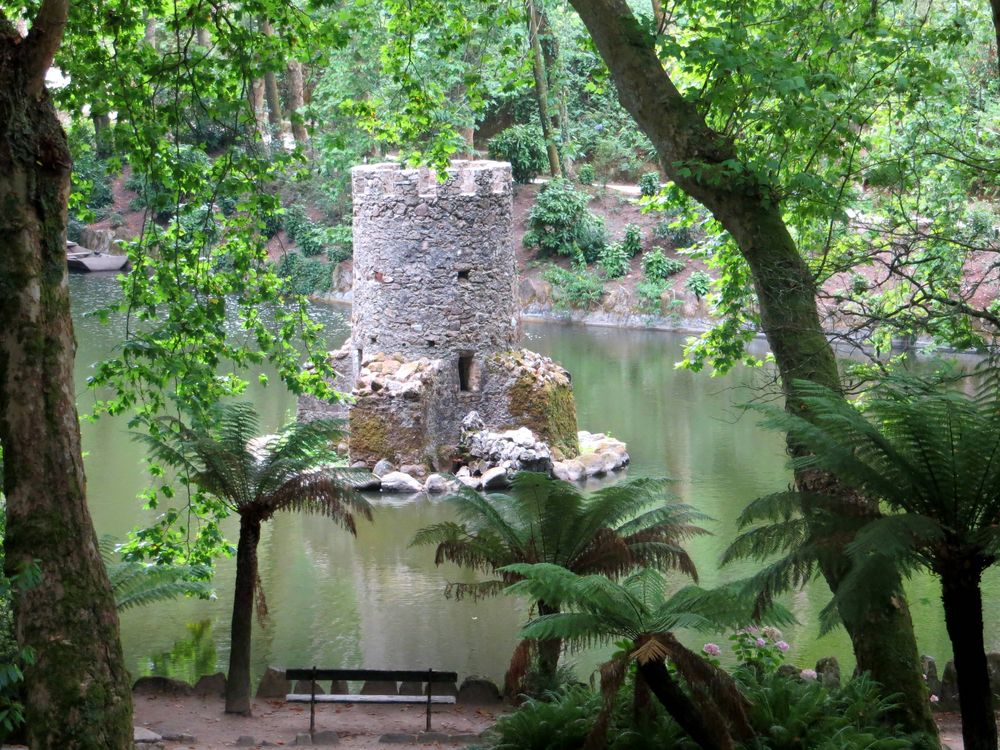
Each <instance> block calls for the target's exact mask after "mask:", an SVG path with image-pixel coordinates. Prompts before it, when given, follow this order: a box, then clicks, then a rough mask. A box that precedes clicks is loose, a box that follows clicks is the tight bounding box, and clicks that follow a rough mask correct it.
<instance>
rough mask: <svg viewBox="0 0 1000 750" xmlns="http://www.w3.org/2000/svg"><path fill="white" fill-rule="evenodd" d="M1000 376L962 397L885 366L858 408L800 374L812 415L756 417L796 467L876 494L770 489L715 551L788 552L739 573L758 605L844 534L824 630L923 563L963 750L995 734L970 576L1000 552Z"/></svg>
mask: <svg viewBox="0 0 1000 750" xmlns="http://www.w3.org/2000/svg"><path fill="white" fill-rule="evenodd" d="M998 385H1000V381H998V379H997V378H996V377H988V378H985V379H984V381H983V384H982V385H981V387H979V388H978V389H977V390H975V392H974V393H972V394H971V395H970V394H967V393H963V392H960V391H957V390H954V389H953V387H951V385H948V384H944V385H943V384H942V383H941V382H940V381H938V380H921V379H919V378H914V377H912V376H900V377H891V378H887V379H886V380H885V381H883V382H882V383H881V384H879V385H878V386H877V387H876V388H874V389H873V390H872V391H870V392H869V393H868V394H866V396H865V398H864V399H863V401H862V403H861V404H860V406H855V405H852V404H850V403H848V402H846V401H844V400H843V398H842V397H841V396H840V395H839V394H836V393H833V392H831V391H829V390H827V389H825V388H823V387H821V386H818V385H815V384H811V383H797V384H796V388H797V389H798V391H799V392H800V393H801V394H802V396H801V399H802V402H803V404H804V405H805V407H806V409H807V410H808V412H809V413H810V414H811V420H810V421H807V420H806V419H804V418H802V417H800V416H798V415H796V414H790V413H787V412H782V411H778V410H776V409H766V414H767V417H766V420H765V424H766V425H768V426H770V427H773V428H775V429H780V430H783V431H786V432H787V433H788V434H789V436H790V438H791V439H792V440H794V441H795V442H796V443H797V444H798V445H800V446H801V447H802V448H804V449H805V451H807V453H806V454H804V455H801V456H798V457H796V458H795V459H793V461H792V466H793V468H795V469H797V470H800V471H801V470H809V469H821V470H824V471H827V472H830V473H831V474H833V475H835V476H836V477H837V478H838V480H839V481H840V482H842V483H843V484H844V485H846V486H848V487H850V488H852V489H854V490H855V491H856V492H857V493H859V494H860V495H863V496H866V497H868V498H871V499H873V500H875V501H877V507H878V510H877V511H876V512H874V513H873V512H871V511H870V510H869V511H865V510H863V509H864V508H866V507H871V506H870V504H858V505H857V506H851V505H845V504H843V502H842V501H841V502H839V504H838V501H837V500H835V499H833V498H823V497H817V496H815V495H813V496H808V495H804V494H801V493H795V492H787V493H778V494H776V495H771V496H768V497H767V498H762V499H760V500H757V501H755V502H754V503H752V504H751V505H750V506H749V507H748V508H747V509H746V510H745V511H744V513H743V514H742V516H741V525H742V526H743V527H744V528H746V527H748V526H749V527H750V528H749V529H746V530H744V531H743V532H742V533H741V534H740V535H739V536H738V537H737V539H736V540H735V541H734V543H733V544H732V545H731V546H730V549H729V550H728V551H727V553H726V555H725V559H726V560H727V561H728V560H732V559H736V558H741V557H749V558H753V559H757V560H762V559H767V558H768V557H770V556H772V555H778V554H782V553H784V556H783V557H781V558H780V559H779V560H777V561H776V562H772V563H770V564H769V565H767V566H766V567H765V568H764V569H763V570H762V571H760V572H759V573H758V574H757V575H755V576H754V577H753V578H751V579H750V581H749V585H750V586H751V587H752V588H753V589H754V590H755V591H756V592H757V594H758V597H759V600H760V601H762V602H766V601H770V600H771V599H772V598H773V596H774V595H775V594H776V593H778V592H780V591H782V590H787V589H788V588H792V587H796V586H800V585H801V584H802V583H804V582H805V581H806V580H808V578H810V577H811V576H812V574H813V571H814V570H815V569H816V566H817V564H820V563H822V562H823V559H824V555H825V554H827V553H828V551H829V550H831V549H833V548H834V547H836V546H839V545H843V544H844V543H846V548H845V549H846V552H847V554H848V556H849V559H850V563H851V564H850V568H849V569H848V570H844V571H842V572H841V581H840V585H839V586H838V587H837V592H836V595H835V597H834V599H833V601H831V602H830V604H829V605H828V606H827V607H826V608H825V609H824V610H823V612H822V613H821V627H822V628H823V630H824V631H825V630H827V629H829V628H830V627H833V626H834V625H835V624H836V622H837V620H838V616H840V617H846V616H848V615H849V614H851V615H859V614H862V613H863V612H864V611H865V608H866V607H867V606H868V604H867V603H868V602H869V601H871V600H872V599H873V598H874V597H878V596H886V595H890V596H902V594H901V592H899V591H895V590H894V588H895V587H896V580H897V579H896V577H895V576H894V575H893V573H894V571H896V570H899V571H900V572H902V573H903V574H904V575H908V574H911V573H912V572H913V571H915V570H917V569H920V568H924V569H927V570H930V571H932V572H933V573H934V574H935V575H937V576H938V577H939V578H940V579H941V583H942V591H943V594H942V596H943V600H944V609H945V620H946V623H947V625H948V632H949V636H950V637H951V640H952V645H953V647H954V649H955V661H956V667H957V672H958V680H959V696H960V703H961V707H962V713H963V719H964V721H963V738H964V740H965V744H966V747H967V748H969V750H973V748H989V750H994V749H995V747H996V743H997V733H996V725H995V723H994V720H993V706H992V699H991V691H990V689H989V678H988V672H987V665H986V659H985V647H984V643H983V633H982V594H981V591H980V587H979V580H980V577H981V575H982V572H983V571H984V570H986V569H987V568H988V567H990V566H992V565H994V564H996V561H997V559H998V551H1000V545H998V540H1000V533H998V527H1000V388H998ZM796 504H797V505H798V506H799V507H798V508H796V507H795V506H796ZM806 506H809V507H810V508H811V509H813V510H815V509H816V508H819V509H820V510H821V511H829V512H825V513H823V514H822V515H821V522H820V523H818V524H817V523H815V522H813V515H810V521H811V523H810V525H809V527H808V528H806V527H805V526H804V525H803V524H802V523H801V520H802V517H803V516H802V508H803V507H806ZM755 524H756V525H755Z"/></svg>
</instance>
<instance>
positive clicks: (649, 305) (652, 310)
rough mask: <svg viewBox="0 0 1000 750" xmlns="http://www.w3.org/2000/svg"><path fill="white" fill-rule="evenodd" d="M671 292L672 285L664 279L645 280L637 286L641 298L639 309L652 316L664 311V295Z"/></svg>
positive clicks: (636, 289)
mask: <svg viewBox="0 0 1000 750" xmlns="http://www.w3.org/2000/svg"><path fill="white" fill-rule="evenodd" d="M669 290H670V284H669V283H668V282H666V281H664V280H663V279H643V280H642V281H640V282H639V283H638V284H636V285H635V293H636V294H637V295H638V296H639V309H640V310H641V311H642V312H644V313H647V314H650V315H659V314H660V313H661V312H662V311H663V294H664V292H667V291H669Z"/></svg>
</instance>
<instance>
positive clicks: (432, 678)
mask: <svg viewBox="0 0 1000 750" xmlns="http://www.w3.org/2000/svg"><path fill="white" fill-rule="evenodd" d="M285 679H286V680H312V679H316V680H355V681H366V680H387V681H388V680H394V681H396V682H458V672H438V671H436V670H435V671H428V670H426V669H315V670H313V669H286V670H285Z"/></svg>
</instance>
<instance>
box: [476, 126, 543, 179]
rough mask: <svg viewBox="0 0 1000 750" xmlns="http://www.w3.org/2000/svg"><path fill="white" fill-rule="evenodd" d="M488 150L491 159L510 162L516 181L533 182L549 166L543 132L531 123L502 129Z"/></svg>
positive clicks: (490, 143)
mask: <svg viewBox="0 0 1000 750" xmlns="http://www.w3.org/2000/svg"><path fill="white" fill-rule="evenodd" d="M487 150H488V152H489V155H490V158H491V159H499V160H502V161H509V162H510V166H511V171H512V173H513V176H514V182H519V183H522V184H524V183H528V182H531V181H532V180H533V179H535V178H536V177H538V175H540V174H542V173H543V172H544V171H545V170H546V169H548V166H549V159H548V155H547V154H546V152H545V141H544V140H543V139H542V133H541V131H540V130H539V129H538V128H537V127H533V126H531V125H512V126H511V127H509V128H507V129H506V130H503V131H501V132H500V133H499V134H497V135H495V136H493V138H491V139H490V142H489V144H487Z"/></svg>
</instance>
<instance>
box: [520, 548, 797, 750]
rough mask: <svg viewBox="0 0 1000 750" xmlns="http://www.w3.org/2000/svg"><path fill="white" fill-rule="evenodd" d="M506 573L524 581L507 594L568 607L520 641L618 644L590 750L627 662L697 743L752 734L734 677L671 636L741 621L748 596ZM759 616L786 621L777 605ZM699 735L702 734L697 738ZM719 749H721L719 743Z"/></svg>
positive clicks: (538, 567) (642, 579)
mask: <svg viewBox="0 0 1000 750" xmlns="http://www.w3.org/2000/svg"><path fill="white" fill-rule="evenodd" d="M505 572H507V573H508V574H517V575H520V576H523V580H521V581H518V582H516V583H514V584H512V585H511V586H510V587H509V588H508V591H509V592H510V593H513V594H527V595H529V596H531V597H532V598H536V599H540V600H545V599H550V598H558V599H559V600H560V601H561V602H562V603H563V607H564V609H567V610H569V611H561V612H557V613H553V614H544V615H542V616H539V617H536V618H535V619H533V620H531V621H530V622H528V624H527V625H525V626H524V628H523V629H522V631H521V634H522V636H523V637H525V638H530V639H537V640H545V639H552V638H562V639H565V640H567V641H568V642H569V643H570V644H571V645H573V646H575V647H586V646H592V645H595V644H599V643H609V642H616V641H617V642H619V647H620V648H619V651H617V652H616V653H615V654H614V655H613V656H612V658H611V660H610V661H608V662H607V663H605V664H604V665H602V666H601V668H600V671H601V692H602V694H603V697H604V700H603V705H602V708H601V712H600V714H599V715H598V718H597V721H596V722H595V725H594V728H593V729H592V730H591V732H592V735H591V738H590V739H588V743H587V745H588V746H589V747H593V746H596V744H597V741H598V740H599V739H600V738H601V737H603V735H604V734H605V733H606V731H607V728H608V726H609V723H610V718H611V714H612V711H613V709H614V698H615V696H616V695H617V694H618V692H619V690H620V688H621V686H622V685H623V684H624V682H625V680H626V678H627V676H628V673H629V665H631V664H633V663H634V664H635V665H636V667H637V669H638V671H639V673H640V674H641V675H642V678H643V682H644V683H645V684H646V685H647V686H648V687H649V689H650V690H651V691H652V692H653V693H654V695H656V696H657V699H658V700H659V701H660V703H661V704H662V705H663V707H664V708H665V709H666V710H667V711H668V712H670V713H671V715H672V716H674V717H675V718H677V719H678V721H679V722H680V723H681V725H682V726H683V727H684V729H685V731H686V732H687V733H688V734H689V735H691V736H692V738H693V739H695V740H696V741H697V742H699V743H703V742H704V740H705V739H707V736H715V735H716V733H718V732H721V734H723V735H725V734H728V733H730V732H732V733H734V734H737V735H738V736H742V737H747V736H748V735H749V734H750V733H751V731H752V730H751V728H750V726H749V722H748V719H747V715H746V710H747V708H748V706H747V701H746V699H745V697H744V696H742V695H741V694H740V692H739V690H738V688H737V685H736V683H735V682H734V681H733V679H732V678H731V677H730V676H729V675H728V674H726V673H725V672H724V671H722V670H721V669H720V668H719V667H718V666H717V665H715V664H713V663H712V662H711V661H708V660H706V659H705V658H703V657H702V656H701V655H699V654H696V653H694V652H692V651H690V650H689V649H687V648H686V647H685V646H683V645H682V644H681V643H680V642H679V641H678V640H677V638H676V637H675V636H674V635H673V632H672V631H673V630H675V629H677V628H694V629H700V630H709V631H711V630H718V629H720V628H723V627H727V626H733V625H734V624H735V623H738V622H741V621H743V622H745V621H746V618H748V617H749V616H750V614H751V612H752V609H753V598H752V597H749V596H747V594H746V592H744V591H742V590H740V589H739V588H737V587H733V586H724V587H721V588H718V589H715V590H712V591H706V590H703V589H700V588H698V587H697V586H686V587H684V588H682V589H680V590H679V591H677V592H676V593H674V594H673V595H670V596H668V595H667V583H666V579H665V578H664V576H663V575H662V574H661V573H660V572H659V571H656V570H652V569H649V568H645V569H641V570H638V571H636V572H634V573H632V574H630V575H629V576H627V577H625V578H624V579H622V580H621V581H620V582H617V581H612V580H610V579H609V578H607V577H606V576H603V575H587V576H580V575H577V574H576V573H573V572H571V571H569V570H566V569H565V568H561V567H559V566H557V565H551V564H546V563H540V564H534V565H525V564H519V565H511V566H508V567H507V568H506V569H505ZM760 614H764V615H766V616H767V617H768V618H769V619H773V620H776V621H781V622H788V621H790V620H791V615H790V614H789V613H788V612H787V611H785V610H784V609H781V608H774V609H772V610H771V611H769V612H761V613H760ZM621 639H624V640H621ZM668 659H669V661H670V663H671V665H672V667H673V670H674V672H675V673H676V675H677V676H678V677H680V678H681V680H682V681H683V683H684V684H685V685H686V686H687V688H688V691H689V692H690V693H691V695H692V696H693V697H685V696H684V693H682V692H680V690H679V689H677V686H676V684H675V682H674V677H673V676H672V675H671V674H670V672H669V671H668V670H667V669H666V667H665V664H666V661H667V660H668ZM667 695H670V696H671V697H670V699H669V700H668V699H666V697H665V696H667ZM710 727H715V729H712V728H710ZM702 733H704V734H705V735H706V736H700V735H701V734H702ZM729 742H730V743H731V742H732V740H731V739H729ZM718 746H719V747H724V746H726V745H725V743H723V742H720V743H719V744H718Z"/></svg>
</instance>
